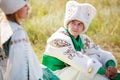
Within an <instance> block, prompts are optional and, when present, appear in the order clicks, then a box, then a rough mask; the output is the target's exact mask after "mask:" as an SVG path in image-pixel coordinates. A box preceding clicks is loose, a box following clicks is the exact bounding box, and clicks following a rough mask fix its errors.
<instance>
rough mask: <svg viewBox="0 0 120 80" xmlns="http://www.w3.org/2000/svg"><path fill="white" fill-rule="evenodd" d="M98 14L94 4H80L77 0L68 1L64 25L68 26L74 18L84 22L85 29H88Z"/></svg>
mask: <svg viewBox="0 0 120 80" xmlns="http://www.w3.org/2000/svg"><path fill="white" fill-rule="evenodd" d="M95 14H96V9H95V7H94V6H92V5H91V4H88V3H83V4H80V3H78V2H76V1H68V2H67V4H66V13H65V18H64V26H65V27H67V25H68V23H69V22H70V21H72V20H78V21H80V22H83V24H84V30H83V32H85V31H87V29H88V27H89V24H90V23H91V21H92V19H93V17H94V16H95Z"/></svg>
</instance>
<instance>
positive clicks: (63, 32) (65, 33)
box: [60, 31, 69, 36]
mask: <svg viewBox="0 0 120 80" xmlns="http://www.w3.org/2000/svg"><path fill="white" fill-rule="evenodd" d="M60 33H62V34H64V35H66V36H69V34H68V33H67V32H65V31H60Z"/></svg>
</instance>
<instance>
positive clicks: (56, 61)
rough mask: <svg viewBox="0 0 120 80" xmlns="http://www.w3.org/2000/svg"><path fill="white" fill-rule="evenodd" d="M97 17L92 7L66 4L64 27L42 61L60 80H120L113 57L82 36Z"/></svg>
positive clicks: (53, 36) (53, 35)
mask: <svg viewBox="0 0 120 80" xmlns="http://www.w3.org/2000/svg"><path fill="white" fill-rule="evenodd" d="M95 14H96V9H95V7H94V6H92V5H91V4H88V3H83V4H80V3H78V2H76V1H68V2H67V4H66V13H65V19H64V27H61V28H60V29H58V30H57V31H56V32H55V33H54V34H52V36H51V37H50V38H49V39H48V41H47V46H46V49H45V52H44V55H43V60H42V64H44V65H45V66H47V67H49V68H50V69H51V70H53V71H54V72H55V73H56V75H58V76H59V77H60V79H61V80H120V74H119V73H118V71H117V69H116V66H117V63H116V59H115V58H114V56H113V55H112V54H111V53H110V52H108V51H105V50H103V49H101V48H100V47H99V46H96V45H95V44H94V43H93V42H92V41H91V39H90V38H89V37H88V36H87V35H85V34H83V33H84V32H86V31H87V29H88V27H89V24H90V23H91V21H92V19H93V18H94V16H95Z"/></svg>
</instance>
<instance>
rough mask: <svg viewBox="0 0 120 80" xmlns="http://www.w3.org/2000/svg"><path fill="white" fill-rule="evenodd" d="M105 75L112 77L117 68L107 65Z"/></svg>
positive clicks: (115, 73)
mask: <svg viewBox="0 0 120 80" xmlns="http://www.w3.org/2000/svg"><path fill="white" fill-rule="evenodd" d="M105 75H106V76H107V77H108V78H111V79H112V78H114V77H115V76H116V75H117V69H116V68H115V67H112V66H109V67H108V68H107V70H106V73H105Z"/></svg>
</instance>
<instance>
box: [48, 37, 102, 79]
mask: <svg viewBox="0 0 120 80" xmlns="http://www.w3.org/2000/svg"><path fill="white" fill-rule="evenodd" d="M58 37H60V36H58ZM47 44H48V45H47V47H46V53H50V55H51V56H54V57H56V58H58V59H60V60H61V61H63V62H65V63H67V64H69V65H70V66H72V67H73V68H75V69H77V70H78V71H81V72H84V73H86V75H88V77H93V76H94V75H95V74H96V73H97V71H98V69H99V68H100V67H101V66H102V65H101V63H99V62H98V61H97V60H96V59H94V58H93V59H91V58H89V57H88V56H86V55H83V54H82V53H81V52H76V51H75V49H74V48H73V46H72V44H70V43H68V42H67V41H66V40H64V39H59V38H58V39H51V40H48V42H47Z"/></svg>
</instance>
